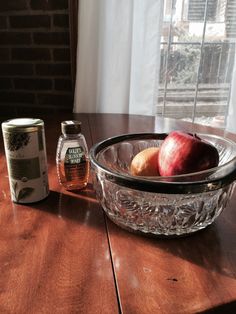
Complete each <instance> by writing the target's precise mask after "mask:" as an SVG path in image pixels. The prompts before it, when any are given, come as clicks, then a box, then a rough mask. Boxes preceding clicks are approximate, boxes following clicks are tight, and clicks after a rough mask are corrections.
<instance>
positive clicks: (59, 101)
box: [37, 93, 73, 107]
mask: <svg viewBox="0 0 236 314" xmlns="http://www.w3.org/2000/svg"><path fill="white" fill-rule="evenodd" d="M37 98H38V104H40V105H53V106H58V107H60V106H70V105H72V103H73V96H72V95H71V94H51V93H50V94H38V95H37Z"/></svg>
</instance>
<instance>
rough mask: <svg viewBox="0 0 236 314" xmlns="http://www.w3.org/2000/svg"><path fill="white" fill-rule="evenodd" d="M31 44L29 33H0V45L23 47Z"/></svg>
mask: <svg viewBox="0 0 236 314" xmlns="http://www.w3.org/2000/svg"><path fill="white" fill-rule="evenodd" d="M25 44H31V36H30V34H29V33H19V32H0V45H25Z"/></svg>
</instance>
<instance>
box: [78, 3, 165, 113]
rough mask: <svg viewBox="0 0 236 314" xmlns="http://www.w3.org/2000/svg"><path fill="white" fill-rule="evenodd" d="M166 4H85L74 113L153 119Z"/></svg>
mask: <svg viewBox="0 0 236 314" xmlns="http://www.w3.org/2000/svg"><path fill="white" fill-rule="evenodd" d="M162 3H163V0H80V1H79V26H78V29H79V32H78V49H77V74H76V88H75V98H74V99H75V101H74V112H76V113H78V112H87V113H97V112H99V113H130V114H142V115H154V114H155V107H156V104H157V91H158V79H159V77H158V74H159V61H160V58H158V55H159V53H160V33H161V20H162V11H163V10H162Z"/></svg>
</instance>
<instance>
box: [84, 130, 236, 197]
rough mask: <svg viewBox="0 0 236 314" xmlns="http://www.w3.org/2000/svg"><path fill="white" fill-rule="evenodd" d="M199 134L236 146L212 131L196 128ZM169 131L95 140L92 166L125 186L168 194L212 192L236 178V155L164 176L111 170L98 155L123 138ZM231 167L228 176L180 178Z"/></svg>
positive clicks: (157, 136) (155, 135) (158, 135)
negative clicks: (209, 165)
mask: <svg viewBox="0 0 236 314" xmlns="http://www.w3.org/2000/svg"><path fill="white" fill-rule="evenodd" d="M195 133H196V134H197V135H199V136H200V137H201V136H203V137H204V136H206V137H211V138H218V139H220V140H223V141H225V142H228V143H229V144H230V145H231V146H235V150H236V143H235V142H234V141H232V140H230V139H228V138H225V137H222V136H219V135H215V134H210V133H208V134H207V133H198V132H195ZM167 135H168V133H154V132H153V133H150V132H149V133H125V134H121V135H118V136H113V137H109V138H107V139H105V140H103V141H100V142H98V143H96V144H94V145H93V146H92V147H91V149H90V152H89V157H90V161H91V165H92V167H96V168H97V169H98V171H99V173H101V172H104V174H105V177H106V179H107V180H109V181H111V182H113V183H116V184H119V185H121V186H125V187H128V188H132V189H135V190H140V191H146V192H158V193H167V194H191V193H202V192H209V191H214V190H217V189H220V188H223V187H225V186H227V185H229V184H230V183H232V182H233V181H234V180H235V179H236V156H235V157H233V158H232V159H231V160H229V161H227V162H226V163H225V164H223V165H220V166H217V167H214V168H211V169H207V170H203V171H199V172H193V173H188V174H182V175H175V176H169V177H164V176H163V177H162V176H155V177H148V176H142V177H141V176H140V177H139V176H132V175H131V174H130V175H126V174H121V173H118V172H115V171H111V170H110V169H109V168H108V167H105V166H104V165H102V164H100V163H99V162H98V160H97V155H98V154H99V153H100V152H101V151H102V150H104V149H105V148H107V147H109V146H111V145H113V144H117V143H119V142H125V141H127V140H142V139H143V140H145V139H153V140H155V139H157V140H164V139H165V137H166V136H167ZM227 167H228V168H232V169H229V171H228V172H227V173H226V175H224V176H219V177H218V178H212V179H208V180H197V181H176V180H178V179H179V180H181V179H182V178H186V177H194V176H199V175H207V174H210V173H214V172H215V171H216V170H224V169H226V170H227Z"/></svg>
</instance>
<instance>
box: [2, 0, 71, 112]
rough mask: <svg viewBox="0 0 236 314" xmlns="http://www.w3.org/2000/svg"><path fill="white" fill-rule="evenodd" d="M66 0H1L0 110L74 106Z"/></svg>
mask: <svg viewBox="0 0 236 314" xmlns="http://www.w3.org/2000/svg"><path fill="white" fill-rule="evenodd" d="M72 107H73V88H72V80H71V61H70V34H69V8H68V0H4V1H0V110H1V112H4V113H6V114H8V113H12V114H13V113H14V114H15V115H22V114H24V113H25V114H27V113H40V112H47V111H50V112H52V111H58V110H60V111H72Z"/></svg>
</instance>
